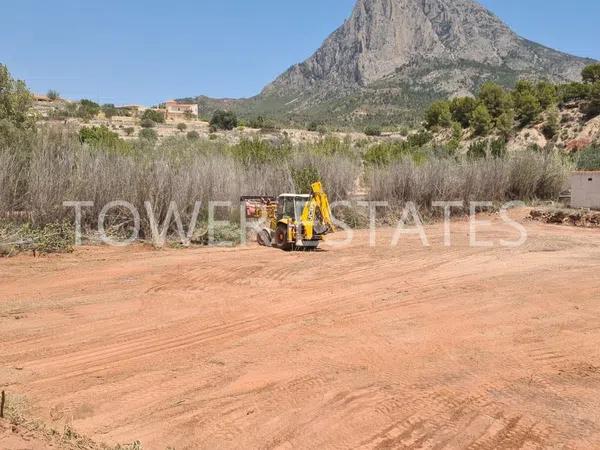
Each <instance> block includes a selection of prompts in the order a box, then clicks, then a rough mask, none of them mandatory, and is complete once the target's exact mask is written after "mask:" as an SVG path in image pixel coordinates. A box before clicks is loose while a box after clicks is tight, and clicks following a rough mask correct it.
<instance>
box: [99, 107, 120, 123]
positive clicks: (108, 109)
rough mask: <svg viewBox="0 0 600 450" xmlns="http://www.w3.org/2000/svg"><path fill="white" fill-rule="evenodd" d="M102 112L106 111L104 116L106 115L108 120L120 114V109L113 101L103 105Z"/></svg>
mask: <svg viewBox="0 0 600 450" xmlns="http://www.w3.org/2000/svg"><path fill="white" fill-rule="evenodd" d="M102 112H103V113H104V117H106V118H107V119H108V120H110V119H112V118H113V117H114V116H118V115H119V110H118V109H117V108H116V107H115V105H113V104H111V103H108V104H106V105H102Z"/></svg>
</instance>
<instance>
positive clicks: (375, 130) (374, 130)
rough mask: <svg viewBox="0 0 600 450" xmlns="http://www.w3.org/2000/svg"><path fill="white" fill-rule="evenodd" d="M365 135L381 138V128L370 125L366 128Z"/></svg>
mask: <svg viewBox="0 0 600 450" xmlns="http://www.w3.org/2000/svg"><path fill="white" fill-rule="evenodd" d="M365 134H366V135H367V136H381V128H379V127H378V126H376V125H369V126H368V127H367V128H365Z"/></svg>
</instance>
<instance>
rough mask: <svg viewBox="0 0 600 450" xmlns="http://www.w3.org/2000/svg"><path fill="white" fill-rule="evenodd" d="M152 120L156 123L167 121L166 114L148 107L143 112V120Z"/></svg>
mask: <svg viewBox="0 0 600 450" xmlns="http://www.w3.org/2000/svg"><path fill="white" fill-rule="evenodd" d="M144 120H151V121H152V122H154V123H165V114H164V113H163V112H162V111H158V110H156V109H147V110H146V111H144V113H143V114H142V121H144Z"/></svg>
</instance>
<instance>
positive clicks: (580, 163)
mask: <svg viewBox="0 0 600 450" xmlns="http://www.w3.org/2000/svg"><path fill="white" fill-rule="evenodd" d="M577 169H578V170H600V147H598V146H593V147H589V148H587V149H585V150H583V151H582V152H580V153H579V156H578V158H577Z"/></svg>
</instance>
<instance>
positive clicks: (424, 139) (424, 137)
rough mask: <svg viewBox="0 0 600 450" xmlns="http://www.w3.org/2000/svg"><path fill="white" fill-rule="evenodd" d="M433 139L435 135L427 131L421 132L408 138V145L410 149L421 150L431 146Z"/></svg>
mask: <svg viewBox="0 0 600 450" xmlns="http://www.w3.org/2000/svg"><path fill="white" fill-rule="evenodd" d="M432 139H433V134H431V133H429V132H428V131H425V130H419V131H418V132H416V133H414V134H411V135H409V136H408V138H407V143H408V146H409V147H412V148H421V147H423V146H424V145H427V144H429V143H430V142H431V140H432Z"/></svg>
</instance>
